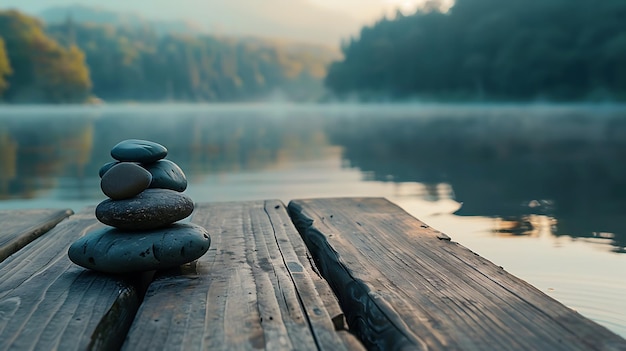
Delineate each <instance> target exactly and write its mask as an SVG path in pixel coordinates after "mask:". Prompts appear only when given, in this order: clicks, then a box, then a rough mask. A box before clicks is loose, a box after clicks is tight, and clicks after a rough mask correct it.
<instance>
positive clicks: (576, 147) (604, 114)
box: [0, 104, 626, 336]
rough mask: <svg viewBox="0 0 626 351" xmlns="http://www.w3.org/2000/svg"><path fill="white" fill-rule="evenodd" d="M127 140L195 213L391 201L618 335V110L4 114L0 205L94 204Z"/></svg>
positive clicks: (333, 108) (114, 109) (225, 108)
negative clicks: (139, 142) (342, 200)
mask: <svg viewBox="0 0 626 351" xmlns="http://www.w3.org/2000/svg"><path fill="white" fill-rule="evenodd" d="M130 138H137V139H148V140H152V141H156V142H159V143H161V144H163V145H165V146H166V147H167V148H168V149H169V156H168V159H170V160H172V161H174V162H176V163H177V164H178V165H179V166H180V167H181V168H182V169H183V170H184V171H185V173H186V174H187V178H188V180H189V182H190V184H189V187H188V189H187V190H186V193H187V194H188V195H189V196H190V197H191V198H192V199H193V200H194V201H196V202H214V201H239V200H255V199H280V200H283V201H284V202H285V203H287V202H288V201H289V200H290V199H295V198H309V197H340V196H381V197H386V198H388V199H390V200H391V201H393V202H395V203H397V204H398V205H400V206H401V207H403V208H404V209H406V210H407V211H408V212H409V213H411V214H413V215H414V216H416V217H418V218H420V219H421V220H423V221H425V222H426V223H428V224H429V225H431V226H433V227H435V228H437V229H439V230H441V231H443V232H445V233H447V234H448V235H449V236H450V237H452V240H454V241H457V242H459V243H461V244H462V245H464V246H466V247H468V248H470V249H471V250H473V251H474V252H476V253H478V254H480V255H481V256H483V257H486V258H487V259H489V260H491V261H493V262H494V263H495V264H497V265H500V266H503V267H504V268H505V269H506V270H507V271H509V272H511V273H513V274H515V275H517V276H518V277H520V278H522V279H524V280H526V281H528V282H529V283H531V284H533V285H534V286H536V287H537V288H538V289H540V290H542V291H544V292H545V293H547V294H548V295H550V296H552V297H554V298H555V299H557V300H559V301H561V302H562V303H564V304H565V305H567V306H569V307H571V308H573V309H575V310H577V311H579V312H580V313H582V314H583V315H585V316H587V317H589V318H591V319H593V320H595V321H597V322H598V323H600V324H603V325H605V326H606V327H608V328H609V329H611V330H613V331H614V332H616V333H618V334H620V335H622V336H626V106H616V105H600V106H597V105H596V106H586V105H584V106H581V105H573V106H569V105H568V106H551V105H496V106H487V105H397V106H393V105H320V106H317V105H280V104H277V105H274V104H258V105H256V104H246V105H166V104H164V105H103V106H76V107H52V106H33V107H30V106H21V107H12V106H0V209H15V208H66V207H69V208H72V209H74V210H75V211H78V210H80V209H82V208H84V207H86V206H94V205H96V204H97V203H98V202H100V201H101V200H103V199H104V198H105V197H104V195H103V194H102V193H101V191H100V186H99V181H100V178H99V177H98V169H99V168H100V166H101V165H102V164H104V163H106V162H109V161H111V160H112V159H111V157H110V155H109V150H110V149H111V147H112V146H113V145H115V144H116V143H117V142H119V141H120V140H123V139H130Z"/></svg>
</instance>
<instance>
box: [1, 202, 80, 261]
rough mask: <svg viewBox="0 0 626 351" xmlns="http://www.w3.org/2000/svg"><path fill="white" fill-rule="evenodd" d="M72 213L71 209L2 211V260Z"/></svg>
mask: <svg viewBox="0 0 626 351" xmlns="http://www.w3.org/2000/svg"><path fill="white" fill-rule="evenodd" d="M72 214H74V212H73V211H72V210H70V209H63V210H58V209H43V210H3V211H0V223H1V225H2V230H1V231H0V262H2V261H4V260H5V259H6V258H7V257H9V256H10V255H12V254H14V253H15V252H17V251H18V250H19V249H21V248H23V247H24V246H26V245H28V243H30V242H31V241H33V240H35V239H37V238H38V237H39V236H40V235H42V234H43V233H45V232H47V231H49V230H50V229H52V228H53V227H54V226H55V225H57V224H58V223H59V222H61V221H62V220H64V219H65V218H67V217H69V216H71V215H72Z"/></svg>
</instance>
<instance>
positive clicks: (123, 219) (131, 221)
mask: <svg viewBox="0 0 626 351" xmlns="http://www.w3.org/2000/svg"><path fill="white" fill-rule="evenodd" d="M191 212H193V201H192V200H191V198H190V197H188V196H187V195H184V194H182V193H179V192H176V191H174V190H169V189H146V190H144V191H142V192H141V193H139V194H137V196H135V197H131V198H129V199H124V200H111V199H106V200H104V201H102V202H101V203H99V204H98V206H97V207H96V218H98V220H99V221H100V222H102V223H104V224H107V225H110V226H112V227H116V228H120V229H126V230H147V229H155V228H160V227H164V226H167V225H168V224H171V223H174V222H176V221H179V220H181V219H183V218H185V217H187V216H189V215H190V214H191Z"/></svg>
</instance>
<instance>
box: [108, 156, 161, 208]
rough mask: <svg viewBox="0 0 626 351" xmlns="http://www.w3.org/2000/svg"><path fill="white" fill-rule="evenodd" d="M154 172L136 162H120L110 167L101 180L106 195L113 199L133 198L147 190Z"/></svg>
mask: <svg viewBox="0 0 626 351" xmlns="http://www.w3.org/2000/svg"><path fill="white" fill-rule="evenodd" d="M151 182H152V174H151V173H150V172H148V171H147V170H146V169H144V168H143V167H141V166H139V165H138V164H136V163H130V162H120V163H118V164H116V165H114V166H113V167H111V169H109V170H108V171H107V172H106V173H105V174H104V175H103V176H102V179H101V180H100V188H101V189H102V192H103V193H104V195H106V196H108V197H110V198H111V199H113V200H122V199H128V198H131V197H133V196H135V195H137V194H139V193H140V192H142V191H144V190H146V189H147V188H148V187H149V186H150V183H151Z"/></svg>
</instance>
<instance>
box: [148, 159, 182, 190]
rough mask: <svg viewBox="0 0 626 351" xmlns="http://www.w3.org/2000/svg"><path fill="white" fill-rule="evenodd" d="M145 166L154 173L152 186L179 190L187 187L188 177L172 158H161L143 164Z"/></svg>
mask: <svg viewBox="0 0 626 351" xmlns="http://www.w3.org/2000/svg"><path fill="white" fill-rule="evenodd" d="M143 167H144V168H145V169H147V170H148V172H150V173H151V174H152V183H150V188H158V189H170V190H175V191H179V192H182V191H185V189H187V177H185V173H183V170H182V169H180V167H178V165H177V164H176V163H174V162H172V161H170V160H159V161H156V162H154V163H150V164H146V165H143Z"/></svg>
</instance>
